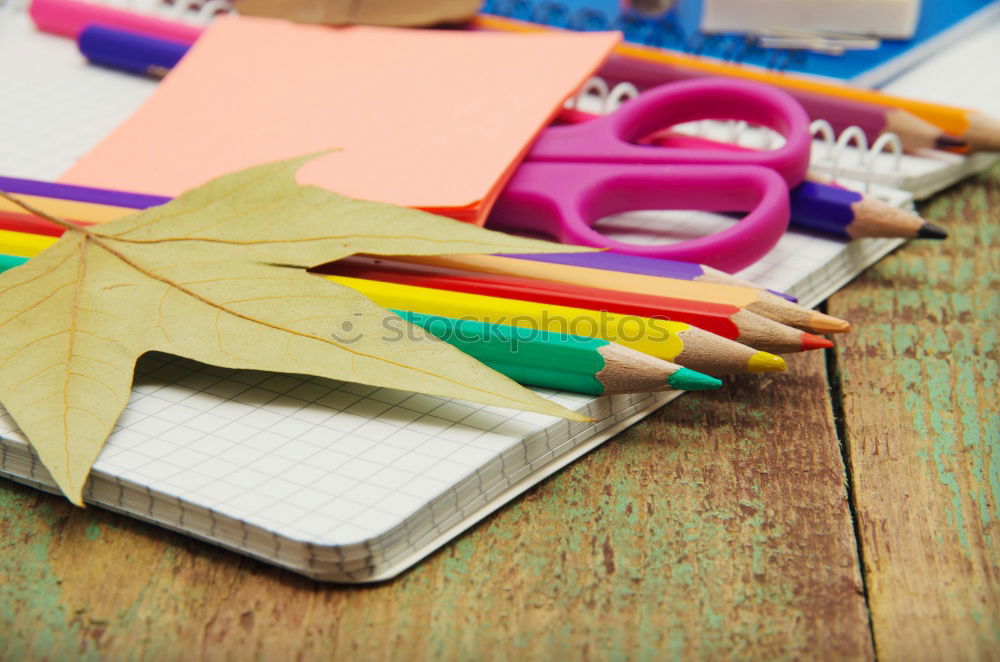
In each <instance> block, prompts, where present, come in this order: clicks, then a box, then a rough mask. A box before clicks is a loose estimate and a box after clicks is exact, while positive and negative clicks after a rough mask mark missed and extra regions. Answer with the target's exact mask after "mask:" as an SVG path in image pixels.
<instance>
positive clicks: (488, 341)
mask: <svg viewBox="0 0 1000 662" xmlns="http://www.w3.org/2000/svg"><path fill="white" fill-rule="evenodd" d="M27 261H28V258H25V257H19V256H17V255H0V272H3V271H6V270H7V269H12V268H13V267H16V266H18V265H20V264H24V263H25V262H27ZM393 312H394V313H396V314H397V315H399V316H400V317H401V318H403V319H404V320H406V321H408V322H410V323H411V324H415V325H417V326H420V327H422V328H423V329H425V330H426V331H427V332H429V333H430V334H432V335H434V336H436V337H437V338H440V339H441V340H443V341H445V342H446V343H448V344H450V345H454V346H455V347H456V348H457V349H459V350H461V351H463V352H465V353H466V354H468V355H469V356H471V357H473V358H475V359H477V360H479V361H481V362H483V363H485V364H486V365H488V366H489V367H491V368H493V369H494V370H496V371H497V372H500V373H503V374H504V375H507V376H508V377H510V378H511V379H513V380H514V381H516V382H519V383H521V384H524V385H526V386H540V387H543V388H554V389H559V390H561V391H572V392H574V393H587V394H590V395H602V394H611V393H642V392H648V391H666V390H670V389H676V390H682V391H701V390H705V389H712V388H718V387H719V386H721V385H722V382H721V381H720V380H718V379H716V378H715V377H709V376H708V375H704V374H702V373H700V372H697V371H695V370H690V369H688V368H683V367H681V366H679V365H677V364H675V363H670V362H669V361H664V360H662V359H658V358H655V357H653V356H649V355H648V354H643V353H642V352H637V351H636V350H634V349H629V348H628V347H622V346H621V345H618V344H616V343H612V342H608V341H607V340H602V339H600V338H585V337H583V336H574V335H570V334H566V333H556V332H553V331H544V330H540V329H538V330H536V329H530V328H524V327H515V326H508V325H506V324H484V323H482V322H476V321H474V320H461V319H454V318H451V317H441V316H438V315H425V314H422V313H412V312H409V311H405V310H394V311H393Z"/></svg>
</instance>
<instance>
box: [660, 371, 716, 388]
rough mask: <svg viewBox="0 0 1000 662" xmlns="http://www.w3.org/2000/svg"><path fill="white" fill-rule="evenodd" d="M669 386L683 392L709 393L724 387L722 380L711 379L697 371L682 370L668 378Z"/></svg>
mask: <svg viewBox="0 0 1000 662" xmlns="http://www.w3.org/2000/svg"><path fill="white" fill-rule="evenodd" d="M667 384H669V385H670V388H675V389H680V390H682V391H707V390H709V389H713V388H719V387H720V386H722V380H721V379H717V378H715V377H709V376H708V375H706V374H703V373H700V372H698V371H697V370H691V369H690V368H681V369H680V370H678V371H677V372H675V373H674V374H672V375H670V377H668V378H667Z"/></svg>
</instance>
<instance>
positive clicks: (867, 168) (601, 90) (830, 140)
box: [566, 76, 903, 193]
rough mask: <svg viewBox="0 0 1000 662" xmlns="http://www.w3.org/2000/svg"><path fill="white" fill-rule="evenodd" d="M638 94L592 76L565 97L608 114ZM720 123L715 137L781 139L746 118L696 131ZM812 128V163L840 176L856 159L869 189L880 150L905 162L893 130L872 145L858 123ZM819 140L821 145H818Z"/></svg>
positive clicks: (897, 163)
mask: <svg viewBox="0 0 1000 662" xmlns="http://www.w3.org/2000/svg"><path fill="white" fill-rule="evenodd" d="M638 95H639V90H638V89H637V88H636V87H635V85H633V84H631V83H628V82H621V83H618V84H617V85H615V86H614V87H609V86H608V83H607V81H605V80H604V79H603V78H601V77H599V76H593V77H591V78H590V79H589V80H588V81H587V82H586V83H584V85H583V86H582V87H581V88H580V91H579V92H577V94H575V95H574V96H573V97H571V98H570V99H568V100H567V101H566V107H567V108H578V109H580V110H585V111H587V112H592V113H595V114H606V113H610V112H613V111H614V110H616V109H617V108H618V106H620V105H621V104H622V103H624V102H625V101H627V100H628V99H631V98H633V97H636V96H638ZM720 124H721V125H722V126H724V128H725V135H723V136H721V137H720V136H719V131H718V130H716V131H714V132H712V133H713V138H712V139H721V140H722V141H724V142H728V143H734V144H742V145H744V146H747V147H755V148H757V149H774V148H775V147H776V146H777V145H776V142H777V141H778V140H779V139H780V136H779V134H778V133H776V132H774V131H771V130H769V129H764V128H760V129H751V128H750V127H749V126H748V125H747V123H746V122H745V121H743V120H729V121H727V122H719V121H716V120H701V121H700V122H698V123H697V127H698V128H697V129H696V134H697V135H699V136H701V137H703V138H708V137H709V130H710V129H718V127H719V125H720ZM809 132H810V133H811V134H812V137H813V164H814V165H819V166H824V167H826V168H829V169H830V176H831V177H832V178H833V179H837V177H838V175H839V174H840V171H841V169H842V168H844V167H846V166H847V165H849V162H848V159H850V158H854V159H856V160H855V163H854V164H853V165H854V166H856V167H857V168H858V169H863V170H864V172H865V178H864V182H865V192H866V193H867V192H870V190H871V186H872V181H873V179H874V177H875V164H876V161H877V158H876V157H878V156H879V155H880V154H892V156H893V160H892V166H891V167H892V169H893V170H894V171H897V172H898V171H899V170H900V168H901V166H902V159H903V145H902V143H901V142H900V140H899V137H898V136H897V135H896V134H894V133H884V134H882V135H881V136H879V137H878V138H877V139H876V140H875V142H873V143H872V144H871V146H870V147H869V146H868V140H867V138H866V137H865V133H864V131H863V130H862V129H861V128H860V127H857V126H851V127H848V128H846V129H844V130H843V131H841V132H840V135H839V136H838V135H837V133H836V131H834V130H833V126H831V124H830V123H829V122H827V121H826V120H822V119H819V120H813V122H812V123H811V124H810V125H809ZM817 142H818V143H820V145H816V143H817ZM754 143H756V144H754Z"/></svg>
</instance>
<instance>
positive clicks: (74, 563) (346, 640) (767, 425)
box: [0, 355, 872, 660]
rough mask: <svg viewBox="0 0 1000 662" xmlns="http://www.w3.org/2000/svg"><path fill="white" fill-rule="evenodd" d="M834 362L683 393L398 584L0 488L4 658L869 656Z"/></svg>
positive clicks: (812, 361) (809, 362)
mask: <svg viewBox="0 0 1000 662" xmlns="http://www.w3.org/2000/svg"><path fill="white" fill-rule="evenodd" d="M843 480H844V468H843V465H842V460H841V456H840V451H839V447H838V441H837V439H836V438H835V435H834V432H833V427H832V419H831V416H830V409H829V401H828V400H827V386H826V381H825V371H824V365H823V360H822V357H821V356H819V355H813V356H810V357H797V358H796V359H794V360H793V361H792V370H791V372H790V374H788V375H782V376H780V377H776V378H773V379H765V380H760V379H751V378H744V379H736V380H733V382H732V383H730V384H728V385H727V388H726V389H724V390H723V391H722V392H720V393H717V394H712V395H702V394H697V395H695V394H691V395H688V396H685V397H684V398H682V399H681V400H679V401H677V402H676V403H674V404H672V405H670V406H668V407H666V408H664V409H663V410H661V412H659V413H658V414H657V415H656V416H654V417H653V418H652V419H650V420H649V421H647V422H645V423H643V424H641V425H639V426H636V427H634V428H632V429H631V430H629V431H628V432H627V433H626V434H624V435H620V436H619V437H618V438H616V439H614V440H612V441H611V442H609V443H608V444H606V445H605V446H604V447H602V448H601V449H599V450H598V451H596V452H594V453H592V454H590V455H589V456H587V457H586V458H584V459H583V460H581V461H579V462H577V463H576V464H574V465H573V466H571V467H570V468H568V469H567V470H565V471H563V472H561V473H560V474H558V475H557V476H555V477H554V478H553V479H552V480H549V481H547V482H546V483H545V484H543V485H542V486H540V487H538V488H536V489H534V490H532V491H531V492H530V493H528V494H527V495H526V496H525V497H524V498H522V499H520V500H518V501H516V502H515V503H514V504H513V505H511V506H510V507H507V508H505V509H503V510H501V511H500V512H499V513H497V514H495V515H494V516H492V517H490V518H489V519H488V520H486V521H485V522H483V523H482V524H481V525H479V526H477V527H475V528H474V529H473V530H472V531H470V532H468V533H467V534H465V535H463V536H461V537H460V538H459V539H458V540H457V541H455V542H453V543H452V544H449V545H448V546H446V547H445V548H444V549H443V550H442V551H440V552H439V553H437V554H436V555H434V556H433V557H432V558H431V559H429V560H428V561H426V562H424V563H422V564H420V565H419V566H418V567H417V568H415V569H414V570H412V571H410V572H408V573H406V574H405V575H404V576H402V577H401V578H399V579H398V580H396V581H394V582H389V583H386V584H383V585H380V586H375V587H365V588H343V587H335V586H322V585H317V584H314V583H313V582H310V581H307V580H304V579H301V578H298V577H296V576H293V575H291V574H289V573H286V572H283V571H280V570H276V569H273V568H270V567H266V566H264V565H262V564H259V563H256V562H253V561H250V560H247V559H243V558H240V557H238V556H236V555H234V554H230V553H228V552H224V551H222V550H217V549H215V548H212V547H210V546H208V545H205V544H202V543H199V542H197V541H194V540H188V539H186V538H184V537H182V536H179V535H175V534H172V533H169V532H166V531H162V530H159V529H156V528H155V527H151V526H147V525H143V524H140V523H137V522H133V521H131V520H129V519H127V518H124V517H120V516H117V515H113V514H110V513H103V512H100V511H98V510H96V509H93V508H91V509H88V510H86V511H80V510H75V509H73V508H72V507H70V506H69V505H67V504H66V503H64V502H63V501H61V500H59V499H57V498H55V497H51V496H48V495H43V494H39V493H35V492H33V491H32V490H30V489H27V488H23V487H20V486H16V485H13V484H10V483H7V482H0V527H2V530H0V533H2V538H0V577H2V580H3V582H2V585H0V605H3V606H2V607H0V658H14V657H21V656H31V657H36V658H38V657H43V656H48V657H59V656H62V655H65V654H66V653H70V652H71V653H74V654H78V655H80V657H81V658H82V659H87V658H93V657H96V656H97V655H100V656H102V657H118V656H123V655H126V654H135V655H137V656H147V657H160V656H165V655H168V654H172V655H173V656H176V655H177V653H178V652H179V651H185V652H186V651H190V652H192V653H196V654H198V653H200V654H203V655H205V656H210V657H213V658H215V657H220V656H223V655H228V656H230V657H232V658H234V659H246V658H248V657H258V658H265V659H271V658H274V659H285V658H288V657H292V656H293V654H294V655H296V656H297V657H299V658H303V659H308V658H312V657H320V656H330V655H335V654H339V655H342V656H345V657H346V656H351V657H352V659H353V658H361V659H369V658H375V659H399V658H403V659H416V660H421V659H439V658H446V659H455V658H460V659H461V658H468V657H472V656H474V655H477V654H478V655H482V654H490V656H491V657H496V658H498V659H521V658H524V657H525V656H530V657H545V658H551V657H556V656H559V657H565V656H567V655H570V656H573V657H578V658H582V659H590V658H596V659H602V658H607V657H617V658H622V657H626V656H628V657H632V658H636V659H663V658H667V659H669V658H681V657H685V658H698V657H703V658H720V657H735V656H739V657H748V658H764V659H773V658H783V657H806V656H809V657H821V656H828V657H837V658H846V659H868V658H870V657H871V655H872V651H871V642H870V634H869V628H868V623H867V620H866V613H865V605H864V600H863V596H862V591H861V583H860V573H859V571H858V565H857V559H856V553H855V541H854V537H853V531H852V528H851V523H850V519H849V513H848V509H847V503H846V491H845V488H844V483H843Z"/></svg>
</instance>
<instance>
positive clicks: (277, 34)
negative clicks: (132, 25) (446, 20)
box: [61, 17, 619, 223]
mask: <svg viewBox="0 0 1000 662" xmlns="http://www.w3.org/2000/svg"><path fill="white" fill-rule="evenodd" d="M618 39H619V35H618V33H608V32H604V33H586V34H581V33H562V34H504V33H490V32H463V31H454V30H448V31H444V30H433V31H432V30H405V29H394V28H375V27H349V28H328V27H320V26H311V25H296V24H293V23H288V22H285V21H279V20H272V19H261V18H249V17H239V18H222V19H220V20H218V21H217V22H216V23H214V24H213V25H212V27H210V28H209V29H208V30H207V31H206V32H205V33H204V34H203V35H202V36H201V38H200V39H199V40H198V42H197V43H196V44H195V45H194V47H193V48H192V49H191V51H190V52H189V53H188V54H187V55H186V56H185V57H184V58H183V60H181V62H180V63H179V64H178V66H177V67H176V68H175V69H174V70H173V71H172V72H171V73H170V74H169V75H168V76H167V77H166V79H164V80H163V82H161V83H160V85H159V87H158V88H157V89H156V91H155V92H154V93H153V94H152V95H151V97H150V98H149V99H148V100H147V101H146V103H145V104H144V105H143V106H142V107H140V108H139V110H138V111H136V112H135V114H133V115H132V116H131V117H130V118H129V119H128V120H126V121H125V122H124V123H123V124H122V125H121V126H119V127H118V128H117V129H116V130H115V131H113V132H112V133H111V135H109V136H108V137H107V138H105V139H104V140H103V141H102V142H101V143H99V144H98V145H97V146H96V147H95V148H94V149H93V150H91V151H90V152H89V153H88V154H86V155H85V156H84V157H83V158H82V159H80V161H78V162H77V163H76V164H75V165H74V166H73V167H72V168H71V169H70V170H69V171H67V172H66V173H65V174H64V175H63V177H62V178H61V180H62V181H64V182H71V183H74V184H84V185H87V186H97V187H104V188H112V189H120V190H126V191H134V192H141V193H155V194H160V195H177V194H179V193H181V192H182V191H184V190H185V189H188V188H191V187H193V186H196V185H198V184H201V183H204V182H205V181H207V180H209V179H211V178H212V177H215V176H217V175H221V174H223V173H226V172H231V171H234V170H239V169H241V168H245V167H248V166H251V165H254V164H258V163H264V162H267V161H274V160H278V159H283V158H288V157H291V156H297V155H301V154H306V153H309V152H314V151H318V150H322V149H327V148H341V149H340V151H338V152H335V153H332V154H329V155H325V156H323V157H320V158H319V159H317V160H316V161H314V162H312V163H309V164H308V165H306V166H305V167H304V168H303V169H302V171H300V172H299V175H298V179H299V182H300V183H302V184H315V185H317V186H322V187H324V188H327V189H330V190H332V191H336V192H338V193H341V194H343V195H348V196H351V197H356V198H362V199H366V200H380V201H383V202H391V203H395V204H398V205H403V206H408V207H416V208H420V209H428V210H434V211H438V212H439V213H444V214H447V215H449V216H452V217H455V218H459V219H461V220H468V221H473V222H478V223H482V222H484V220H485V216H486V213H487V212H488V207H489V206H490V204H491V203H492V200H493V198H494V197H495V195H496V193H498V192H499V190H500V188H501V187H502V185H503V183H504V182H505V181H506V178H507V177H508V176H509V174H510V173H511V172H512V170H513V166H514V165H515V164H516V163H517V161H518V159H519V158H520V157H521V155H522V154H523V153H524V152H525V150H526V149H527V147H528V145H529V144H530V142H531V140H532V139H533V138H534V137H535V136H536V135H537V133H538V131H539V130H540V129H541V128H542V127H543V126H544V125H545V124H546V123H547V122H548V121H549V120H550V119H551V118H552V117H553V116H554V114H555V113H556V112H557V110H558V108H559V107H560V105H561V104H562V102H563V101H564V100H565V99H566V98H567V97H568V96H569V95H570V94H572V93H573V92H574V91H575V90H576V89H577V88H578V87H579V86H580V85H581V84H582V83H583V81H584V80H585V79H586V78H587V76H588V75H590V74H591V73H592V72H593V71H594V70H595V69H596V68H597V67H598V66H599V65H600V64H601V62H602V61H603V60H604V58H605V57H606V56H607V54H608V52H609V51H610V49H611V48H612V46H614V44H615V43H617V41H618Z"/></svg>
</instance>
